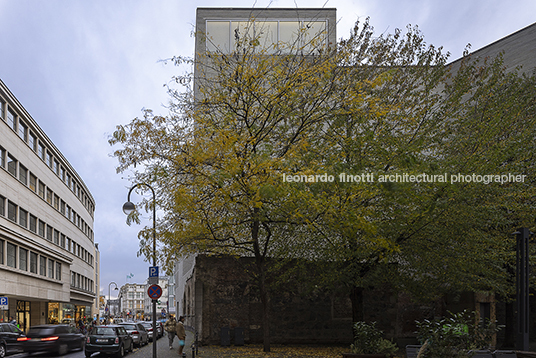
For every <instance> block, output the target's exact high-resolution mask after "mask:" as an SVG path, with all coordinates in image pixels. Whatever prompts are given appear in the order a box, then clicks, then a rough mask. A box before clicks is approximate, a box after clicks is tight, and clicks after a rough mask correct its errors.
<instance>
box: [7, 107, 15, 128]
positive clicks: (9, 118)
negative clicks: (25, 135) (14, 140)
mask: <svg viewBox="0 0 536 358" xmlns="http://www.w3.org/2000/svg"><path fill="white" fill-rule="evenodd" d="M15 118H16V115H15V113H13V112H11V110H10V109H8V110H7V124H8V125H9V126H10V127H11V128H13V130H15V131H16V130H17V122H15Z"/></svg>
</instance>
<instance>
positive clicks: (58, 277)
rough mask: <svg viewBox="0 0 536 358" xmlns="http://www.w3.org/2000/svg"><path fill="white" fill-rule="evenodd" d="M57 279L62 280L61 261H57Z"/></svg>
mask: <svg viewBox="0 0 536 358" xmlns="http://www.w3.org/2000/svg"><path fill="white" fill-rule="evenodd" d="M56 280H60V281H61V263H59V262H56Z"/></svg>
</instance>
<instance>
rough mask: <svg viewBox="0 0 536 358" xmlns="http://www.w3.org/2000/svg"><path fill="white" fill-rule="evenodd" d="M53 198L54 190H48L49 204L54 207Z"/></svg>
mask: <svg viewBox="0 0 536 358" xmlns="http://www.w3.org/2000/svg"><path fill="white" fill-rule="evenodd" d="M52 198H53V193H52V190H50V189H49V188H47V203H49V204H50V205H52Z"/></svg>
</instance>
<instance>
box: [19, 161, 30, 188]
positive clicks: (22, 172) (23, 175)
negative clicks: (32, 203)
mask: <svg viewBox="0 0 536 358" xmlns="http://www.w3.org/2000/svg"><path fill="white" fill-rule="evenodd" d="M19 180H20V182H21V183H22V184H24V185H28V169H26V168H25V167H24V166H22V165H19Z"/></svg>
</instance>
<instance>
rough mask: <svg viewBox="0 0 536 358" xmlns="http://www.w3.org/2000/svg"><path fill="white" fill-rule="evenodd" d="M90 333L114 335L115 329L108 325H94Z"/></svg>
mask: <svg viewBox="0 0 536 358" xmlns="http://www.w3.org/2000/svg"><path fill="white" fill-rule="evenodd" d="M91 334H92V335H95V336H115V330H114V329H113V328H110V327H94V328H93V330H92V331H91Z"/></svg>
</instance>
